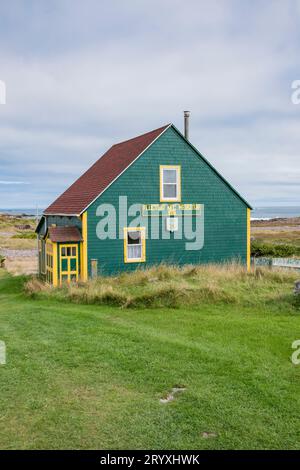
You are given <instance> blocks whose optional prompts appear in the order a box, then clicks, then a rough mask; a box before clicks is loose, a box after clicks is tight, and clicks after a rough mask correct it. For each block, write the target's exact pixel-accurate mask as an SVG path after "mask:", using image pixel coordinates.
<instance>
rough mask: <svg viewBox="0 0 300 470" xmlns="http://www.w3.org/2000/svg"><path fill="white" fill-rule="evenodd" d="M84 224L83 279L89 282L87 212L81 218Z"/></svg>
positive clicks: (82, 248)
mask: <svg viewBox="0 0 300 470" xmlns="http://www.w3.org/2000/svg"><path fill="white" fill-rule="evenodd" d="M81 223H82V245H81V251H82V258H81V260H82V264H81V279H82V280H83V281H87V279H88V238H87V237H88V225H87V224H88V216H87V211H85V212H84V213H83V214H82V216H81Z"/></svg>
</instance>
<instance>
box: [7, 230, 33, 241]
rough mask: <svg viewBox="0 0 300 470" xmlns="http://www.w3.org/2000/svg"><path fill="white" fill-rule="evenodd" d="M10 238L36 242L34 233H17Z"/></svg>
mask: <svg viewBox="0 0 300 470" xmlns="http://www.w3.org/2000/svg"><path fill="white" fill-rule="evenodd" d="M12 238H24V239H27V240H36V234H35V233H34V232H18V233H16V234H15V235H13V236H12Z"/></svg>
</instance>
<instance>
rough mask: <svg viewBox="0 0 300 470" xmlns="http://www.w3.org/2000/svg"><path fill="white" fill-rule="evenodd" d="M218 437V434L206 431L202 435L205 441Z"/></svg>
mask: <svg viewBox="0 0 300 470" xmlns="http://www.w3.org/2000/svg"><path fill="white" fill-rule="evenodd" d="M217 436H218V434H217V433H216V432H206V431H204V432H203V433H202V437H203V439H211V438H213V437H217Z"/></svg>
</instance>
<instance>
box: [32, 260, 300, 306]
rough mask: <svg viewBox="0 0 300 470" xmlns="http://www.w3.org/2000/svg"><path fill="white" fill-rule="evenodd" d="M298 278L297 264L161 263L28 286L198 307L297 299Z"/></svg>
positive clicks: (77, 295) (108, 299)
mask: <svg viewBox="0 0 300 470" xmlns="http://www.w3.org/2000/svg"><path fill="white" fill-rule="evenodd" d="M297 278H298V274H297V272H295V271H292V270H289V271H288V270H276V269H272V270H271V269H269V268H264V267H259V268H256V269H252V270H251V271H250V272H247V271H246V269H245V267H244V266H241V265H238V264H234V263H229V264H224V265H213V264H210V265H198V266H194V265H190V266H183V267H178V266H170V265H159V266H155V267H150V268H148V269H138V270H136V271H133V272H129V273H122V274H120V275H118V276H112V277H105V276H101V277H98V278H96V279H92V280H89V281H88V282H86V283H82V282H79V283H77V284H74V283H72V284H69V285H68V284H64V285H63V286H61V287H58V288H55V289H53V288H50V287H47V286H45V285H44V284H43V283H41V282H40V281H38V280H37V279H36V278H31V279H30V280H29V281H28V282H27V283H26V285H25V292H26V293H27V295H30V296H35V297H38V298H53V299H57V300H60V301H69V302H74V303H78V304H97V305H112V306H116V307H122V308H159V307H170V308H177V307H182V306H185V307H195V306H201V305H202V304H210V303H214V304H216V303H219V304H240V305H247V306H251V305H252V306H255V305H258V304H260V305H261V304H262V303H270V302H272V303H274V305H276V303H278V302H281V306H282V302H287V303H289V304H290V305H295V302H294V298H293V295H292V292H293V285H294V282H295V280H296V279H297Z"/></svg>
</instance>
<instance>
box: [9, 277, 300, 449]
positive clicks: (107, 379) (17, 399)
mask: <svg viewBox="0 0 300 470" xmlns="http://www.w3.org/2000/svg"><path fill="white" fill-rule="evenodd" d="M219 278H221V276H219ZM294 278H295V275H294V274H291V273H288V274H286V275H285V274H284V273H283V274H280V275H276V273H275V275H274V276H273V277H272V276H268V275H267V274H266V275H264V274H262V271H261V275H258V276H252V277H250V278H249V280H248V278H247V277H245V278H244V291H245V292H244V296H243V298H242V300H241V301H240V302H238V303H236V302H230V303H228V302H225V301H224V299H222V298H219V299H217V300H214V301H213V299H211V298H201V299H198V303H197V305H189V306H188V307H184V308H183V307H178V308H166V307H163V308H120V307H116V306H115V307H113V306H107V305H97V304H93V305H81V304H80V303H71V302H70V301H68V300H71V299H70V298H69V299H66V298H65V299H62V298H60V297H59V296H58V298H56V296H55V295H53V296H51V295H50V294H47V295H46V296H45V297H44V298H43V296H42V297H41V298H39V297H38V296H35V297H29V296H28V295H25V294H24V293H23V283H24V281H25V278H24V277H11V276H10V275H8V274H7V273H6V272H5V271H4V270H0V302H1V311H0V339H1V340H4V341H5V342H6V346H7V364H6V365H2V366H0V420H1V427H0V448H1V449H13V448H18V449H44V448H46V449H53V448H56V449H66V448H77V449H90V448H100V449H101V448H102V449H109V448H115V449H127V448H133V449H138V448H145V449H241V448H242V449H246V448H255V449H266V448H277V449H299V447H300V418H299V408H300V366H295V365H293V364H292V363H291V360H290V356H291V353H292V349H291V343H292V342H293V341H294V340H295V339H299V338H300V316H299V315H300V313H299V310H298V309H297V308H295V306H294V304H293V296H292V293H291V292H292V286H293V279H294ZM236 281H237V282H238V284H237V285H238V289H239V291H240V292H241V291H242V287H241V284H240V282H241V281H239V279H238V278H236ZM226 282H227V287H226V286H225V284H223V287H222V288H223V289H225V290H228V289H229V288H230V289H233V288H234V276H233V275H232V283H231V284H230V281H229V277H227V281H226ZM248 282H249V284H247V283H248ZM127 285H129V284H128V282H127ZM247 285H248V288H249V294H251V292H250V289H251V288H252V289H254V293H252V295H250V298H251V299H252V300H251V301H250V302H247V295H246V288H247ZM230 286H231V287H230ZM255 294H257V295H255ZM43 295H44V294H43ZM255 296H256V297H257V300H256V302H255V301H254V298H255ZM72 302H74V299H73V301H72ZM77 302H78V299H77ZM174 386H184V387H186V390H185V391H184V392H182V393H181V394H178V395H177V396H176V397H175V399H174V400H173V401H171V402H169V403H166V404H162V403H160V398H163V397H165V396H166V395H167V394H168V392H169V391H170V390H171V389H172V387H174ZM203 433H213V434H212V437H208V438H207V435H205V434H203Z"/></svg>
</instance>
